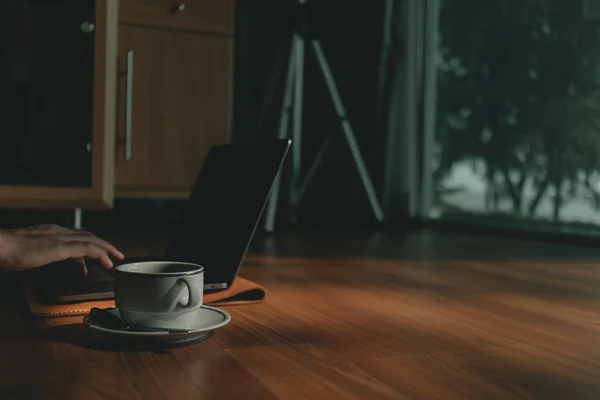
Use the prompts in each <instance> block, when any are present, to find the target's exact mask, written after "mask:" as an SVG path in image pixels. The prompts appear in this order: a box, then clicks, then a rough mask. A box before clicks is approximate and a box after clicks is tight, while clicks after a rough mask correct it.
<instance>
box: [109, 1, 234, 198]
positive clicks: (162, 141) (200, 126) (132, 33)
mask: <svg viewBox="0 0 600 400" xmlns="http://www.w3.org/2000/svg"><path fill="white" fill-rule="evenodd" d="M167 3H170V2H168V1H157V0H153V1H140V0H135V1H133V0H122V3H121V9H122V10H130V8H133V10H130V11H128V13H127V14H125V15H123V13H122V15H121V18H122V21H121V26H120V29H119V59H120V71H121V74H120V81H119V88H120V89H119V107H118V110H119V124H118V127H119V128H118V130H119V134H118V142H119V147H118V151H117V158H116V164H115V168H116V169H115V171H116V172H115V181H116V190H117V192H116V193H117V196H124V197H186V196H187V194H188V193H189V191H190V190H191V188H192V187H193V185H194V182H195V180H196V177H197V175H198V172H199V171H200V168H201V166H202V163H203V161H204V158H205V156H206V153H207V151H208V149H209V148H210V147H211V146H212V145H215V144H222V143H226V142H228V141H229V125H230V124H229V120H230V102H231V75H232V44H233V40H232V38H231V37H230V36H223V34H222V32H221V31H222V29H221V31H219V32H205V31H204V29H208V28H213V26H214V23H213V22H211V24H212V25H206V26H203V24H202V22H203V19H202V18H203V17H204V16H205V13H208V14H209V15H213V14H216V13H215V12H212V13H210V12H209V7H208V6H209V5H214V6H212V8H217V9H218V8H226V7H223V4H226V3H227V2H223V1H198V0H196V1H194V2H191V4H189V3H188V4H186V7H185V9H184V10H183V11H172V5H171V6H168V4H167ZM130 4H133V5H134V6H136V7H137V8H136V7H133V6H131V7H130V8H127V7H129V6H127V5H130ZM142 5H147V8H144V7H142ZM158 6H162V7H158ZM194 6H197V7H198V8H199V9H194ZM136 10H137V11H139V14H138V13H136V12H135V11H136ZM161 10H162V18H161V13H160V11H161ZM188 12H189V13H190V15H192V17H195V16H197V17H198V18H197V22H198V23H197V24H196V25H195V26H194V25H193V24H192V22H191V21H192V19H191V18H190V17H187V18H184V15H185V13H188ZM129 13H131V14H132V16H128V15H129ZM173 14H174V15H173ZM133 16H135V17H136V18H135V19H134V18H133ZM144 16H147V17H146V20H144ZM123 20H124V21H130V20H133V23H129V22H128V23H124V22H123ZM153 25H154V26H153ZM192 26H194V28H195V29H194V30H191V29H189V28H190V27H192ZM165 27H166V28H165ZM223 27H224V26H223V25H221V28H223ZM215 29H216V28H215Z"/></svg>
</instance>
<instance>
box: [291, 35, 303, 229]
mask: <svg viewBox="0 0 600 400" xmlns="http://www.w3.org/2000/svg"><path fill="white" fill-rule="evenodd" d="M304 46H305V43H304V39H303V38H302V36H300V35H299V34H297V33H295V34H294V51H295V55H294V63H295V64H296V76H295V78H296V79H295V82H294V83H295V86H294V120H293V127H292V135H293V136H292V182H291V184H290V195H291V202H292V215H291V219H292V222H295V220H296V216H295V212H296V206H297V205H298V188H299V186H300V185H299V183H300V171H301V163H302V106H303V104H302V101H303V96H304V93H303V90H304Z"/></svg>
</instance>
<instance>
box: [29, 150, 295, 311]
mask: <svg viewBox="0 0 600 400" xmlns="http://www.w3.org/2000/svg"><path fill="white" fill-rule="evenodd" d="M290 144H291V141H290V140H289V139H273V140H262V141H254V142H248V143H243V144H226V145H218V146H213V147H212V148H211V149H210V150H209V152H208V154H207V156H206V159H205V162H204V164H203V166H202V169H201V171H200V173H199V175H198V178H197V179H196V183H195V185H194V188H193V189H192V192H191V194H190V197H189V199H188V201H187V203H186V206H185V209H184V211H183V213H182V216H181V220H180V221H179V223H178V225H177V227H176V231H175V233H174V235H173V236H172V237H171V240H170V243H169V245H168V247H167V250H166V253H165V254H164V255H163V256H162V257H152V258H145V259H126V260H124V261H120V262H118V263H115V264H116V265H118V264H123V263H130V262H140V261H159V260H168V261H185V262H192V263H196V264H200V265H202V266H204V291H205V292H206V293H209V292H213V291H219V290H225V289H227V288H229V287H230V286H231V284H232V282H233V280H234V278H235V277H236V276H237V274H238V272H239V269H240V267H241V264H242V262H243V260H244V257H245V256H246V252H247V250H248V247H249V245H250V242H251V240H252V238H253V236H254V233H255V231H256V227H257V226H258V224H259V222H260V218H261V216H262V214H263V211H264V208H265V206H266V203H267V200H268V198H269V195H270V193H271V190H272V187H273V183H274V182H275V178H276V176H277V174H278V172H279V170H280V169H281V168H282V164H283V162H284V160H285V158H286V155H287V153H288V150H289V148H290ZM65 263H66V262H61V263H56V264H52V265H48V266H44V267H42V268H40V269H38V270H35V271H32V272H33V273H34V274H35V278H34V282H36V283H35V284H34V290H35V292H36V295H37V297H38V299H39V300H40V301H42V302H44V303H47V304H57V303H67V302H76V301H89V300H107V299H112V298H114V286H113V277H112V271H111V270H106V269H104V268H103V267H101V266H100V265H99V263H91V262H86V263H87V264H88V276H87V277H86V278H85V279H84V278H83V275H82V273H81V267H80V266H79V265H76V264H75V263H72V262H71V264H70V266H66V265H65Z"/></svg>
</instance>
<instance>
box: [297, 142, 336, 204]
mask: <svg viewBox="0 0 600 400" xmlns="http://www.w3.org/2000/svg"><path fill="white" fill-rule="evenodd" d="M336 133H337V130H333V131H332V132H331V133H329V134H328V135H327V138H326V139H325V142H324V143H323V145H322V146H321V148H320V149H319V152H318V153H317V155H316V156H315V160H314V161H313V163H312V165H311V166H310V169H309V170H308V172H307V173H306V178H304V183H303V184H302V187H301V188H300V193H299V197H298V201H299V202H301V201H302V199H303V198H304V195H305V194H306V190H307V189H308V187H309V186H310V183H311V182H312V180H313V178H314V176H315V174H316V173H317V170H318V169H319V167H320V166H321V163H322V162H323V158H324V157H325V153H327V150H329V146H331V143H332V142H333V139H334V138H335V136H336Z"/></svg>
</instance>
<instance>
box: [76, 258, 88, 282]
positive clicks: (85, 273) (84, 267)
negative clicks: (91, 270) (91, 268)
mask: <svg viewBox="0 0 600 400" xmlns="http://www.w3.org/2000/svg"><path fill="white" fill-rule="evenodd" d="M75 261H76V262H77V263H78V264H79V265H81V269H82V271H83V277H84V278H87V276H88V269H87V264H86V263H85V258H83V257H79V258H77V259H75Z"/></svg>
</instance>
